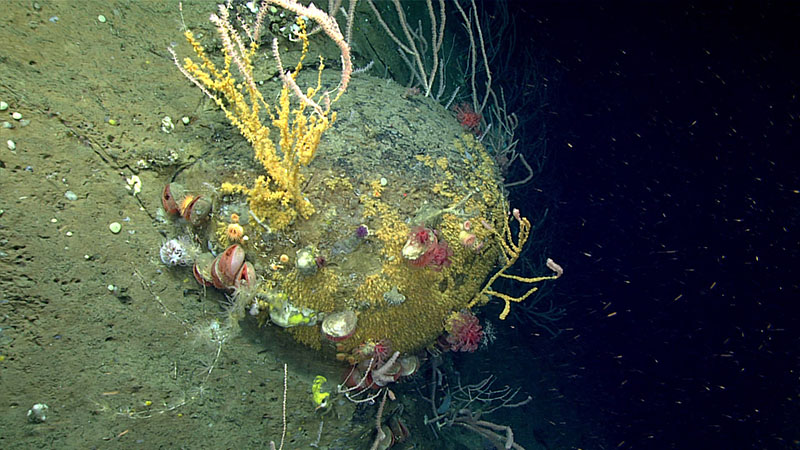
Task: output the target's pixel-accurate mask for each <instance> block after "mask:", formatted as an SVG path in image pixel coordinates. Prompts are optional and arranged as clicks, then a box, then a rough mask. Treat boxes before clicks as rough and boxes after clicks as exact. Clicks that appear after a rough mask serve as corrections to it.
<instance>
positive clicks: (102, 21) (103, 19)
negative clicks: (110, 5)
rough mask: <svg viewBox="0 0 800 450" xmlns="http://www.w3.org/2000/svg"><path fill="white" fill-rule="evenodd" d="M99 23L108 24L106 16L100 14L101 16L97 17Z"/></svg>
mask: <svg viewBox="0 0 800 450" xmlns="http://www.w3.org/2000/svg"><path fill="white" fill-rule="evenodd" d="M97 21H98V22H100V23H106V16H104V15H102V14H100V15H99V16H97Z"/></svg>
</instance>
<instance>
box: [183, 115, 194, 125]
mask: <svg viewBox="0 0 800 450" xmlns="http://www.w3.org/2000/svg"><path fill="white" fill-rule="evenodd" d="M191 121H192V119H190V118H189V117H188V116H183V117H181V122H183V124H184V125H189V122H191Z"/></svg>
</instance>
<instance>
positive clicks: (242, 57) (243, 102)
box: [183, 20, 336, 229]
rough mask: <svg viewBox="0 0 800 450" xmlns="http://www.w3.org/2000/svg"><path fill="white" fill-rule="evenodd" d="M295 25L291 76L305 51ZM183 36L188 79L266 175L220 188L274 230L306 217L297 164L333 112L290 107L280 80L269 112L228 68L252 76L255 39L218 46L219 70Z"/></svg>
mask: <svg viewBox="0 0 800 450" xmlns="http://www.w3.org/2000/svg"><path fill="white" fill-rule="evenodd" d="M298 25H299V28H300V32H299V33H298V37H299V38H300V39H301V40H302V42H303V51H302V53H301V56H300V61H299V62H298V63H297V66H296V67H295V69H294V71H293V72H292V73H291V74H290V75H289V76H291V77H292V79H295V78H296V77H297V74H298V73H299V72H300V69H301V68H302V62H303V59H304V58H305V56H306V54H307V52H308V36H307V34H306V30H305V22H304V21H303V20H298ZM225 31H227V32H229V33H232V32H233V31H232V30H231V29H223V30H222V31H221V33H222V32H225ZM185 36H186V40H187V41H188V42H189V44H191V46H192V48H193V49H194V51H195V53H196V55H197V57H198V58H199V60H200V64H198V63H196V62H194V61H192V59H191V58H185V59H184V62H183V69H185V70H186V73H188V75H190V76H191V77H190V79H191V78H194V79H193V81H195V82H196V83H198V84H199V85H202V87H204V91H206V93H207V94H208V95H209V97H211V98H212V99H213V100H214V101H215V103H216V104H217V105H218V106H219V107H220V109H222V110H223V111H224V112H225V116H226V117H227V118H228V120H229V121H230V122H231V123H232V124H233V125H235V126H236V127H237V128H238V129H239V132H240V133H241V134H242V136H244V137H245V138H246V139H247V140H248V141H249V142H250V144H251V145H252V146H253V151H254V153H255V158H256V160H258V161H259V162H260V163H261V165H262V166H263V167H264V169H265V170H266V172H267V176H260V177H258V178H257V179H256V180H255V182H254V184H253V186H252V187H247V186H245V185H241V184H232V183H224V184H223V186H222V192H223V193H227V194H231V193H240V194H245V195H247V196H248V199H249V203H250V209H251V210H252V211H253V213H254V214H256V215H257V216H258V217H259V218H260V219H266V220H268V221H269V223H270V225H271V226H272V227H273V228H276V229H281V228H285V227H286V226H287V225H288V224H290V223H291V222H292V221H293V220H294V218H295V217H296V216H297V215H298V214H299V215H300V216H301V217H303V218H308V217H309V216H310V215H311V214H313V213H314V206H313V205H312V204H311V202H310V201H309V200H308V199H306V198H305V196H303V193H302V192H301V190H300V187H301V186H302V184H303V176H302V174H301V173H300V168H301V167H302V166H306V165H308V164H309V163H310V162H311V160H312V159H313V158H314V154H315V152H316V150H317V146H319V141H320V138H321V137H322V133H324V132H325V131H326V130H328V129H329V128H330V127H331V125H332V124H333V122H334V121H335V120H336V113H334V112H331V111H330V106H329V104H328V105H326V107H325V109H323V110H321V111H319V110H316V109H314V108H309V107H307V105H306V103H304V102H302V101H301V102H300V103H299V104H298V105H297V106H296V107H294V108H292V106H291V102H290V99H289V91H290V89H289V87H288V86H286V84H284V86H283V89H282V90H281V95H280V100H279V103H278V105H276V107H275V108H274V111H273V110H271V108H270V105H269V104H267V102H266V101H265V100H264V97H263V96H262V95H261V93H260V92H259V91H258V90H257V89H256V86H255V83H253V82H247V81H243V82H239V81H237V80H236V79H235V78H234V76H233V74H232V73H231V64H232V62H235V63H236V66H237V67H238V68H239V71H240V72H242V71H244V72H245V73H243V74H242V76H243V78H245V80H248V79H249V80H251V81H252V74H253V65H252V59H253V56H254V55H255V53H256V51H257V50H258V47H259V46H258V42H257V41H253V42H251V43H250V45H249V46H248V47H246V48H243V47H241V46H240V47H234V46H230V47H228V46H224V49H225V62H224V68H222V69H221V70H220V69H218V68H217V67H216V66H215V65H214V63H213V62H212V61H211V60H210V59H209V58H208V56H207V55H206V53H205V49H204V48H203V46H202V45H201V44H200V42H199V41H198V40H197V39H196V38H195V37H194V35H193V34H192V32H191V31H187V32H186V33H185ZM230 53H233V54H230ZM323 68H324V66H323V65H322V64H320V68H319V74H318V77H317V86H316V87H315V88H309V89H308V91H307V92H306V94H305V95H306V96H307V97H308V98H313V97H314V95H315V94H316V93H317V92H318V91H319V90H320V84H321V83H320V77H321V73H322V69H323ZM334 100H335V99H334ZM262 109H263V110H264V112H265V114H266V116H268V117H269V119H270V121H271V123H272V127H270V126H269V125H267V124H264V123H263V122H262V119H261V117H260V116H259V113H260V112H261V110H262ZM276 114H277V116H276ZM271 128H275V129H277V130H278V132H279V133H280V140H279V146H280V147H279V148H280V152H281V153H282V157H281V156H280V155H279V154H278V151H277V148H276V146H275V142H274V141H273V139H272V138H271V137H270V131H271Z"/></svg>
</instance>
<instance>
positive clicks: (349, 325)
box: [322, 310, 358, 342]
mask: <svg viewBox="0 0 800 450" xmlns="http://www.w3.org/2000/svg"><path fill="white" fill-rule="evenodd" d="M357 323H358V316H356V313H354V312H353V311H350V310H347V311H339V312H335V313H333V314H328V315H327V316H325V319H324V320H323V321H322V334H323V335H324V336H325V338H326V339H328V340H329V341H332V342H339V341H343V340H345V339H347V338H349V337H350V336H352V335H353V333H354V332H355V331H356V324H357Z"/></svg>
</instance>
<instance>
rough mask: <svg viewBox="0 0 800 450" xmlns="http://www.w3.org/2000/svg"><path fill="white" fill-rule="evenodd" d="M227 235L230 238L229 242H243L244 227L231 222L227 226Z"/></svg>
mask: <svg viewBox="0 0 800 450" xmlns="http://www.w3.org/2000/svg"><path fill="white" fill-rule="evenodd" d="M225 236H226V237H227V238H228V242H241V240H242V237H244V228H242V226H241V225H239V224H238V223H229V224H228V226H226V227H225Z"/></svg>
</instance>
